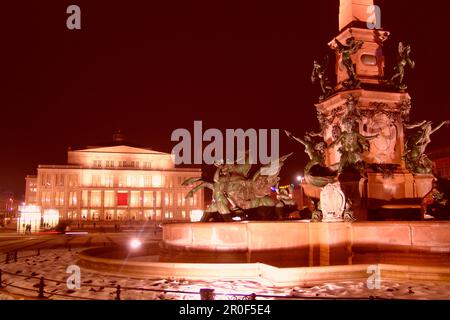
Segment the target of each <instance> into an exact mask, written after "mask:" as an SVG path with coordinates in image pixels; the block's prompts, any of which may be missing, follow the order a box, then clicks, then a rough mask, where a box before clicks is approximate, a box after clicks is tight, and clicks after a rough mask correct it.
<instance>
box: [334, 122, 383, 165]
mask: <svg viewBox="0 0 450 320" xmlns="http://www.w3.org/2000/svg"><path fill="white" fill-rule="evenodd" d="M344 125H345V130H344V131H342V132H341V134H340V136H339V137H338V138H337V139H336V140H335V141H334V142H333V143H332V144H330V145H329V146H328V148H333V147H335V146H337V145H339V144H340V145H341V146H340V148H339V150H338V151H339V153H340V154H341V160H340V162H339V169H338V172H339V173H342V172H343V171H344V170H345V169H346V168H354V169H357V170H359V171H361V170H362V169H364V168H363V166H362V154H363V152H364V151H369V150H370V140H373V139H376V138H377V137H378V135H375V136H363V135H361V134H360V133H358V132H356V131H355V130H354V126H355V123H354V122H346V123H345V124H344Z"/></svg>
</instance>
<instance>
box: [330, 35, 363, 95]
mask: <svg viewBox="0 0 450 320" xmlns="http://www.w3.org/2000/svg"><path fill="white" fill-rule="evenodd" d="M334 41H335V42H336V50H337V52H338V53H339V54H341V55H342V63H343V64H344V66H345V68H346V69H347V74H348V80H347V81H345V82H344V83H343V85H344V86H345V87H347V88H356V87H358V86H359V84H360V81H359V80H358V77H357V75H356V72H355V67H354V65H353V60H352V55H354V54H355V53H357V52H358V51H359V50H360V49H361V48H362V46H363V44H364V42H363V41H356V40H355V38H354V37H350V38H348V39H347V41H346V44H342V43H341V42H340V41H339V40H338V39H335V40H334Z"/></svg>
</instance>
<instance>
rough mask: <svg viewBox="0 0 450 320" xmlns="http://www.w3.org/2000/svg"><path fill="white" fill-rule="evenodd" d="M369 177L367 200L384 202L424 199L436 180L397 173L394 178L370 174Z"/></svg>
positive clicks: (424, 176) (427, 176) (426, 176)
mask: <svg viewBox="0 0 450 320" xmlns="http://www.w3.org/2000/svg"><path fill="white" fill-rule="evenodd" d="M367 176H368V178H367V182H366V190H367V191H366V193H367V198H368V199H372V200H384V201H393V200H401V199H422V198H423V197H425V195H426V194H427V193H428V192H430V190H431V188H432V184H433V179H434V177H433V176H432V175H416V176H414V175H412V174H411V173H395V174H393V176H392V177H383V174H381V173H368V174H367Z"/></svg>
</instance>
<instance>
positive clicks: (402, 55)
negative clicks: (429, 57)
mask: <svg viewBox="0 0 450 320" xmlns="http://www.w3.org/2000/svg"><path fill="white" fill-rule="evenodd" d="M410 55H411V46H410V45H407V46H404V45H403V43H402V42H400V43H399V44H398V62H397V65H396V66H395V68H394V71H395V72H396V73H395V74H394V75H393V76H392V78H391V83H392V84H393V85H395V86H396V87H397V89H400V90H406V89H407V88H408V86H407V85H406V84H405V83H403V81H404V79H405V68H406V67H407V66H409V67H410V68H411V69H414V68H415V66H416V63H415V62H414V61H413V60H412V59H411V57H410Z"/></svg>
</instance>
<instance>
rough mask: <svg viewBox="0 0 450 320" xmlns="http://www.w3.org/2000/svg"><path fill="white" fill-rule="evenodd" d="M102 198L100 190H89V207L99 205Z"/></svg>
mask: <svg viewBox="0 0 450 320" xmlns="http://www.w3.org/2000/svg"><path fill="white" fill-rule="evenodd" d="M101 200H102V192H101V191H100V190H92V191H91V207H100V206H101V202H102V201H101Z"/></svg>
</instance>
